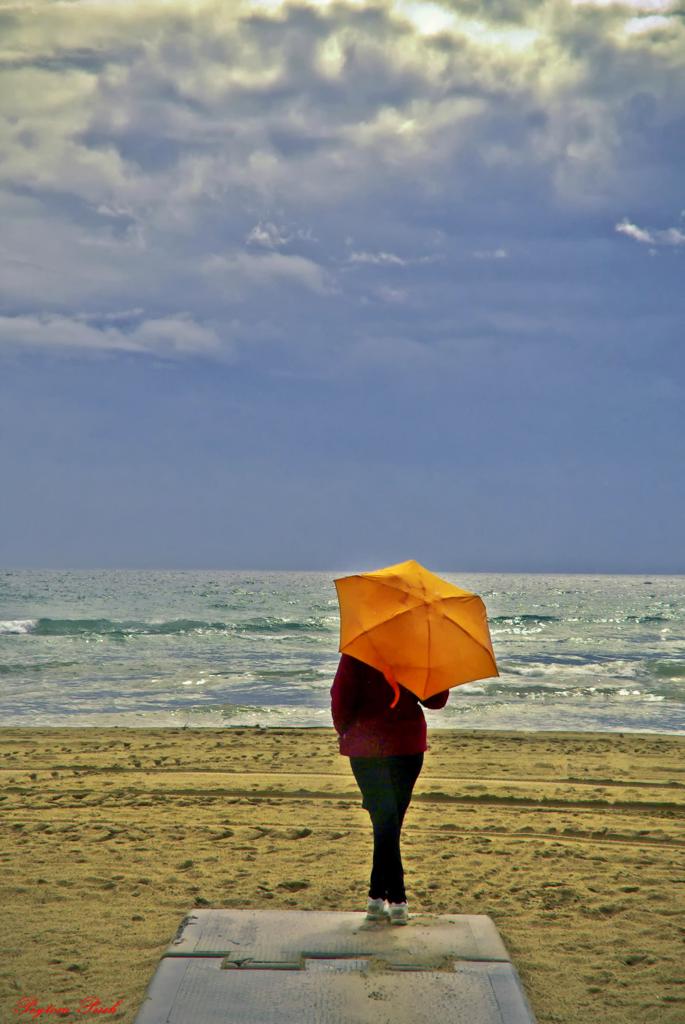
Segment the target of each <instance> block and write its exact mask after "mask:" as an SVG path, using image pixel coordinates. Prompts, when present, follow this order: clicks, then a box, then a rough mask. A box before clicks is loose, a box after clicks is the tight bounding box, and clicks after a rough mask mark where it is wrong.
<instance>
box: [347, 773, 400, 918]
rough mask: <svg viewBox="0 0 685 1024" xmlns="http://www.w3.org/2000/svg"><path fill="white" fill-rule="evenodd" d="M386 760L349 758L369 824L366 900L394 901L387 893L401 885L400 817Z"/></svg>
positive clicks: (394, 890)
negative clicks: (370, 847) (370, 855)
mask: <svg viewBox="0 0 685 1024" xmlns="http://www.w3.org/2000/svg"><path fill="white" fill-rule="evenodd" d="M389 761H390V759H389V758H387V757H351V758H350V765H351V767H352V772H353V774H354V777H355V779H356V780H357V784H358V786H359V788H360V790H361V793H362V797H363V800H362V807H364V808H365V809H366V810H367V811H368V812H369V815H370V817H371V822H372V825H373V863H372V868H371V878H370V881H369V898H370V899H384V898H386V897H387V898H388V899H390V898H394V897H390V896H388V892H389V891H390V890H392V891H393V892H396V891H397V888H398V884H399V886H401V885H402V878H403V871H402V861H401V858H400V843H399V837H400V825H401V822H400V816H399V812H398V807H397V797H396V793H395V787H394V785H393V781H392V775H391V769H390V764H389Z"/></svg>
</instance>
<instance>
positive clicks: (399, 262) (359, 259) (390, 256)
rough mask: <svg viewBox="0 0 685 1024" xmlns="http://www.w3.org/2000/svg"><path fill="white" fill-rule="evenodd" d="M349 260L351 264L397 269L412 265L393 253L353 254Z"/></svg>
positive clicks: (409, 261)
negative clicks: (370, 264)
mask: <svg viewBox="0 0 685 1024" xmlns="http://www.w3.org/2000/svg"><path fill="white" fill-rule="evenodd" d="M348 260H349V262H350V263H373V264H376V265H385V266H395V267H406V266H408V265H409V263H411V260H406V259H402V257H401V256H396V255H395V253H393V252H352V253H350V255H349V257H348Z"/></svg>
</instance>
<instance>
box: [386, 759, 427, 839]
mask: <svg viewBox="0 0 685 1024" xmlns="http://www.w3.org/2000/svg"><path fill="white" fill-rule="evenodd" d="M390 761H391V763H390V773H391V777H392V784H393V788H394V790H395V799H396V801H397V810H398V814H399V816H400V827H401V826H402V823H403V821H404V816H405V814H406V813H407V808H408V807H409V804H410V802H411V797H412V793H413V792H414V785H415V783H416V780H417V779H418V777H419V775H420V774H421V769H422V768H423V754H403V755H401V756H399V757H394V758H391V759H390Z"/></svg>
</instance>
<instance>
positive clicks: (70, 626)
mask: <svg viewBox="0 0 685 1024" xmlns="http://www.w3.org/2000/svg"><path fill="white" fill-rule="evenodd" d="M228 632H231V633H238V634H241V633H267V634H270V635H272V636H278V635H283V634H284V633H285V634H286V635H287V634H290V633H303V634H304V633H328V632H331V625H329V624H328V623H327V621H326V617H323V616H317V617H311V618H308V619H304V620H298V619H288V618H284V617H280V616H264V617H261V618H254V619H245V620H243V621H242V622H208V621H205V620H203V619H170V620H163V621H161V622H149V621H148V622H146V621H140V620H136V619H126V620H123V621H117V620H116V619H48V618H44V619H9V620H4V621H0V634H2V633H4V634H17V635H19V634H27V633H31V634H32V635H34V636H88V637H92V636H103V637H108V638H110V639H123V638H126V637H134V636H169V635H173V634H179V633H180V634H183V633H196V634H202V633H228Z"/></svg>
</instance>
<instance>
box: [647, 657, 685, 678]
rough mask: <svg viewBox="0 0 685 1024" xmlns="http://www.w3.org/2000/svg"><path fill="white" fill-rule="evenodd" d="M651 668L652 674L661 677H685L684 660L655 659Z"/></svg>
mask: <svg viewBox="0 0 685 1024" xmlns="http://www.w3.org/2000/svg"><path fill="white" fill-rule="evenodd" d="M649 668H650V672H651V673H652V675H655V676H657V677H658V678H659V679H685V662H683V661H654V662H652V664H651V665H650V666H649Z"/></svg>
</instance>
